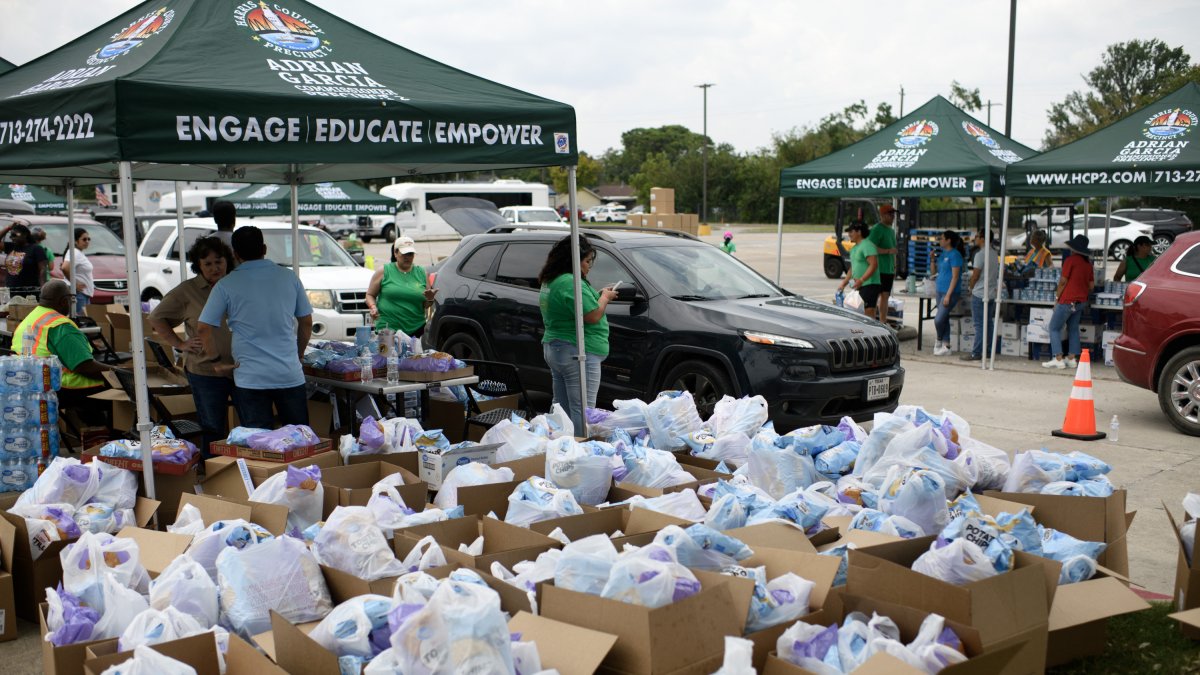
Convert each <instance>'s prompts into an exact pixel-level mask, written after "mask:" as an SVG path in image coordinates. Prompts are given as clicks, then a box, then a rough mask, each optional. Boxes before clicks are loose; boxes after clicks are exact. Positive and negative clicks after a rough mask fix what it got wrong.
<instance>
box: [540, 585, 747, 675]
mask: <svg viewBox="0 0 1200 675" xmlns="http://www.w3.org/2000/svg"><path fill="white" fill-rule="evenodd" d="M701 574H703V573H701ZM729 580H730V579H729V578H728V577H722V576H720V575H704V578H703V579H701V582H700V583H701V589H700V592H699V593H697V594H695V595H693V596H691V597H689V598H684V599H683V600H680V601H679V602H674V603H671V604H669V605H665V606H663V607H658V608H654V609H651V608H648V607H643V606H640V605H632V604H628V603H624V602H619V601H617V600H609V599H606V598H601V597H599V596H596V595H589V594H587V593H578V592H575V591H569V590H566V589H562V588H558V587H556V586H553V585H550V584H547V585H545V586H543V587H542V597H541V601H540V605H541V615H542V616H544V617H547V618H550V619H555V620H557V621H565V622H566V623H569V624H572V625H575V626H582V627H584V628H590V629H592V630H596V631H600V632H602V633H608V634H611V635H616V636H617V642H616V644H615V645H614V646H613V648H612V650H611V651H610V652H609V653H608V656H607V657H605V659H604V662H603V665H602V666H601V668H602V670H603V671H604V672H618V673H629V674H631V675H662V674H666V673H671V674H672V675H683V674H691V673H696V674H697V675H700V674H704V675H707V674H708V673H711V672H713V671H714V670H716V668H717V667H719V666H720V661H721V656H722V655H723V653H724V637H725V636H726V635H740V634H741V632H742V627H743V625H744V624H745V621H746V615H745V613H744V612H743V613H742V614H741V615H740V616H739V615H738V608H737V606H736V605H735V604H734V601H733V595H732V592H731V590H730V585H729V583H728V582H729Z"/></svg>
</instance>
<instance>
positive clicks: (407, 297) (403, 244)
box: [367, 237, 437, 337]
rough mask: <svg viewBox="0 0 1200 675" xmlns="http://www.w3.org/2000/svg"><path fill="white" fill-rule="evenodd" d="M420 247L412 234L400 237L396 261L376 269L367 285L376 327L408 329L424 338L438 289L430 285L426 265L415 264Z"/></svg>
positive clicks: (394, 252) (394, 254) (406, 331)
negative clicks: (426, 274)
mask: <svg viewBox="0 0 1200 675" xmlns="http://www.w3.org/2000/svg"><path fill="white" fill-rule="evenodd" d="M416 256H417V247H416V245H415V244H414V243H413V240H412V238H411V237H397V238H396V243H395V244H393V245H392V261H391V262H390V263H388V264H387V266H385V267H384V268H383V269H381V270H379V271H377V272H375V276H373V277H371V283H370V285H369V286H367V309H368V310H370V312H371V318H372V319H374V320H375V328H376V329H377V330H378V329H383V328H390V329H391V330H399V331H404V334H405V335H408V336H411V337H421V334H422V333H424V332H425V308H426V307H428V306H429V305H431V304H433V298H434V296H435V295H436V294H437V289H436V288H428V287H427V286H428V282H427V280H426V278H425V268H424V267H421V266H420V265H414V264H413V260H414V259H415V258H416Z"/></svg>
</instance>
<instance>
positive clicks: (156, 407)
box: [113, 368, 201, 438]
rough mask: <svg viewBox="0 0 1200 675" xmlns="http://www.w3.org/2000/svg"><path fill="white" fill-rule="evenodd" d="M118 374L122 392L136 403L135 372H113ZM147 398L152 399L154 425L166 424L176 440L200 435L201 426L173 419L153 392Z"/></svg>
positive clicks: (181, 419)
mask: <svg viewBox="0 0 1200 675" xmlns="http://www.w3.org/2000/svg"><path fill="white" fill-rule="evenodd" d="M113 372H115V373H116V374H117V380H118V381H120V383H121V390H122V391H124V392H125V395H126V396H128V397H129V400H130V401H136V400H137V398H136V393H135V392H136V388H135V387H136V385H135V384H134V380H133V371H132V370H125V369H122V368H115V369H114V370H113ZM146 396H147V398H149V399H150V409H151V410H150V413H151V417H153V418H154V419H153V422H154V424H164V425H166V427H167V428H168V429H170V430H171V433H173V434H175V438H187V437H189V436H199V435H200V430H201V429H200V424H199V423H198V422H195V421H193V420H189V419H184V418H178V417H173V416H172V414H171V411H170V410H167V407H166V406H165V405H163V402H162V401H160V400H159V398H158V397H157V396H155V395H154V392H153V390H147V392H146ZM118 431H129V430H128V429H119V430H118Z"/></svg>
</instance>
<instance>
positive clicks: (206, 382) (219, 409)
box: [187, 372, 237, 459]
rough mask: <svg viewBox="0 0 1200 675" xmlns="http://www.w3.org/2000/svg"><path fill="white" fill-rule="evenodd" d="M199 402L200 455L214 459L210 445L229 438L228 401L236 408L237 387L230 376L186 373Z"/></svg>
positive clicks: (197, 409) (194, 395)
mask: <svg viewBox="0 0 1200 675" xmlns="http://www.w3.org/2000/svg"><path fill="white" fill-rule="evenodd" d="M187 379H188V384H189V385H191V387H192V400H194V401H195V402H196V418H197V419H198V420H199V421H200V443H201V447H200V452H201V454H202V455H203V456H204V458H205V459H208V458H209V457H212V455H211V454H209V452H208V444H209V443H212V442H213V441H223V440H225V437H226V436H228V435H229V400H230V399H231V398H232V399H233V403H234V407H235V408H236V407H237V387H236V386H234V384H233V380H232V379H231V378H228V377H214V376H212V375H197V374H196V373H192V372H188V373H187Z"/></svg>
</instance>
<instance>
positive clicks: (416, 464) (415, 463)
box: [346, 451, 421, 476]
mask: <svg viewBox="0 0 1200 675" xmlns="http://www.w3.org/2000/svg"><path fill="white" fill-rule="evenodd" d="M420 459H421V457H420V453H418V452H416V451H412V452H389V453H384V454H380V455H350V456H349V457H347V458H346V466H355V465H357V464H373V463H375V462H383V463H385V464H395V465H396V466H398V467H400V468H401V469H404V470H405V471H407V472H409V473H411V474H413V475H414V476H415V475H416V474H417V473H419V472H420V471H421V469H420V465H421V463H420Z"/></svg>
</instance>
